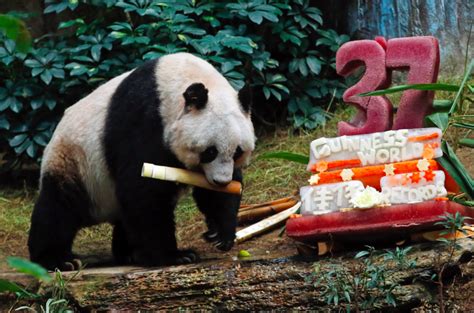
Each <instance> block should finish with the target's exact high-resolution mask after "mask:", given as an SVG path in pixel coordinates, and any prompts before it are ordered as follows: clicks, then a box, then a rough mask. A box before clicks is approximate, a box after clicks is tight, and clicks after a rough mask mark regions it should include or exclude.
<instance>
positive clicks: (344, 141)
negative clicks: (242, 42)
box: [286, 128, 474, 243]
mask: <svg viewBox="0 0 474 313" xmlns="http://www.w3.org/2000/svg"><path fill="white" fill-rule="evenodd" d="M441 136H442V132H441V130H440V129H438V128H417V129H401V130H389V131H385V132H377V133H371V134H364V135H352V136H339V137H335V138H318V139H316V140H314V141H313V142H311V145H310V161H309V164H308V167H307V169H308V170H309V171H311V172H312V175H311V177H310V179H309V180H308V182H309V185H307V186H304V187H301V188H300V197H301V202H302V204H301V208H300V213H301V214H300V215H296V216H294V217H293V218H290V219H289V220H288V221H287V224H286V231H287V234H288V236H289V237H291V238H293V239H296V240H299V241H304V242H310V243H314V242H315V241H326V240H331V241H332V240H338V241H343V242H344V241H345V242H354V241H357V242H360V241H363V242H373V241H380V240H391V241H393V240H401V239H403V238H406V236H407V235H409V234H411V233H417V232H424V231H428V230H432V229H436V228H437V227H438V226H436V223H437V222H439V221H440V219H441V218H440V216H442V215H444V214H446V213H451V214H454V213H456V212H459V213H460V214H462V215H465V216H472V215H473V213H474V211H473V210H471V209H469V208H468V207H465V206H463V205H460V204H458V203H456V202H453V201H449V200H448V198H447V194H448V192H453V193H456V192H459V189H458V188H459V187H458V186H457V184H456V183H455V182H454V181H453V179H452V178H451V177H450V176H449V173H447V172H446V171H445V170H444V169H443V168H442V167H441V166H440V165H439V164H438V163H437V162H436V160H435V158H438V157H441V156H442V154H443V152H442V150H441V148H440V145H441Z"/></svg>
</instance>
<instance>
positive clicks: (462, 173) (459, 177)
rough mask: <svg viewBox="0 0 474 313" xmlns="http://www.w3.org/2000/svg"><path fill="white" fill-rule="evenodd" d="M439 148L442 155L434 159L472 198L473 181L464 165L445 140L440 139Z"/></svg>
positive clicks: (473, 196)
mask: <svg viewBox="0 0 474 313" xmlns="http://www.w3.org/2000/svg"><path fill="white" fill-rule="evenodd" d="M441 148H442V150H443V156H442V157H440V158H437V159H436V161H437V162H438V163H439V164H440V165H441V166H442V167H443V168H444V169H445V170H446V171H447V172H448V173H449V175H451V177H452V178H453V179H454V180H455V181H456V183H457V184H458V185H459V187H461V189H462V190H463V191H464V192H465V193H466V194H468V195H469V197H471V198H474V181H473V179H472V178H471V176H470V175H469V172H468V171H467V170H466V169H465V167H464V165H463V164H462V163H461V161H459V159H458V157H457V156H456V154H455V153H454V151H453V149H452V148H451V147H450V146H449V144H448V143H447V142H446V141H444V140H443V141H442V143H441Z"/></svg>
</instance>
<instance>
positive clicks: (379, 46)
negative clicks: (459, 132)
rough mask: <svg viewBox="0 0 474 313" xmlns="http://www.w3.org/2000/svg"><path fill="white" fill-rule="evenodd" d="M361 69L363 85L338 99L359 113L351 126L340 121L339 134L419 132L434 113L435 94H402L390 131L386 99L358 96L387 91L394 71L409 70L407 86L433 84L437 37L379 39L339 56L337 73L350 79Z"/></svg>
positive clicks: (346, 46)
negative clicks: (425, 118) (395, 131)
mask: <svg viewBox="0 0 474 313" xmlns="http://www.w3.org/2000/svg"><path fill="white" fill-rule="evenodd" d="M385 50H386V51H385ZM363 65H365V73H364V75H363V76H362V78H361V80H360V81H359V82H358V83H357V84H355V85H354V86H352V87H350V88H349V89H347V90H346V92H344V94H343V96H342V98H343V100H344V101H345V102H347V103H350V104H353V105H355V106H356V107H357V109H358V113H357V114H356V115H355V117H354V118H353V119H352V121H351V122H350V123H347V122H339V124H338V133H339V135H340V136H342V135H356V134H367V133H372V132H378V131H386V130H389V129H403V128H418V127H423V119H424V117H425V116H426V115H427V114H428V113H430V111H431V109H432V103H433V97H434V92H432V91H422V90H407V91H405V92H403V94H402V98H401V100H400V104H399V106H398V110H397V114H396V117H395V120H394V121H393V127H392V120H393V113H392V112H393V106H392V104H391V103H390V101H389V100H388V99H387V98H386V97H384V96H372V97H360V96H358V94H360V93H363V92H369V91H374V90H377V89H384V88H387V87H388V86H390V84H391V72H392V71H393V70H408V81H407V83H408V84H420V83H434V82H436V79H437V77H438V70H439V46H438V41H437V40H436V38H434V37H431V36H422V37H407V38H395V39H390V40H389V41H388V42H386V41H385V39H383V38H382V37H378V38H376V40H357V41H351V42H348V43H346V44H344V45H343V46H342V47H341V48H340V49H339V50H338V51H337V55H336V70H337V73H338V74H340V75H342V76H348V75H350V74H351V73H353V72H354V71H355V70H356V69H358V68H359V67H361V66H363Z"/></svg>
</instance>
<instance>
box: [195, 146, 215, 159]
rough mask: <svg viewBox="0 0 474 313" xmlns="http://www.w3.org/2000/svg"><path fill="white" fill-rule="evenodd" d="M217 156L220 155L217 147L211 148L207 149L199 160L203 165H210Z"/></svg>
mask: <svg viewBox="0 0 474 313" xmlns="http://www.w3.org/2000/svg"><path fill="white" fill-rule="evenodd" d="M217 154H218V151H217V148H216V147H215V146H211V147H209V148H207V149H206V150H204V151H203V152H201V154H200V155H199V158H200V160H201V163H210V162H212V161H214V159H215V158H216V157H217Z"/></svg>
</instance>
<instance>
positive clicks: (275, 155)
mask: <svg viewBox="0 0 474 313" xmlns="http://www.w3.org/2000/svg"><path fill="white" fill-rule="evenodd" d="M259 159H283V160H287V161H292V162H296V163H301V164H308V163H309V157H308V156H306V155H302V154H298V153H293V152H288V151H278V152H268V153H264V154H263V155H261V156H260V157H259Z"/></svg>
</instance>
